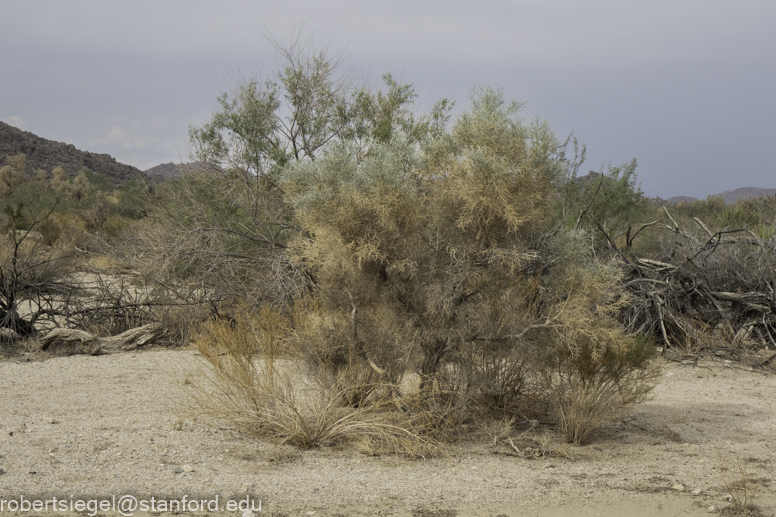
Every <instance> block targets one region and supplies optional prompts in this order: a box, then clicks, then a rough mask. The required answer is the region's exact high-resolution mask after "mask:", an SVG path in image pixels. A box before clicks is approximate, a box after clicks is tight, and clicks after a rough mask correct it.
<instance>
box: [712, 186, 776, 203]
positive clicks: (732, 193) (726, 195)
mask: <svg viewBox="0 0 776 517" xmlns="http://www.w3.org/2000/svg"><path fill="white" fill-rule="evenodd" d="M774 194H776V188H756V187H742V188H737V189H735V190H726V191H725V192H721V193H719V194H717V195H718V196H720V197H721V198H722V199H723V200H724V201H725V203H726V204H732V203H735V202H736V201H738V200H739V199H744V198H748V197H766V196H772V195H774Z"/></svg>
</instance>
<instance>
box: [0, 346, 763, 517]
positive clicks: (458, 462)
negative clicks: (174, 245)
mask: <svg viewBox="0 0 776 517" xmlns="http://www.w3.org/2000/svg"><path fill="white" fill-rule="evenodd" d="M198 360H199V359H198V357H196V355H195V354H194V353H193V352H191V351H166V350H163V351H151V352H144V353H135V354H120V355H111V356H101V357H89V356H73V357H61V358H54V359H50V360H47V361H43V362H28V363H16V362H0V455H2V458H0V468H2V469H3V470H4V471H5V474H3V475H0V503H2V499H6V500H7V499H12V498H13V499H18V498H19V497H20V496H22V495H23V496H24V497H25V498H26V499H35V498H41V499H42V498H50V497H52V496H56V497H58V498H69V497H71V496H72V497H74V498H77V497H79V496H80V497H86V498H108V499H110V498H111V496H114V495H115V496H121V495H123V494H133V495H135V496H138V497H139V498H150V497H152V496H153V497H155V498H157V499H158V498H170V497H175V498H181V497H182V496H183V495H186V496H188V497H189V498H191V497H203V498H212V497H213V496H215V495H216V494H218V495H219V497H220V500H221V502H222V503H223V502H224V501H225V500H226V499H228V498H229V497H235V498H239V499H244V498H245V496H246V493H247V494H250V496H251V497H253V498H255V499H256V500H259V499H260V500H261V502H262V513H261V514H262V515H273V514H274V515H284V514H285V515H302V516H309V515H315V516H326V515H347V516H350V515H386V516H387V515H391V516H405V515H407V516H418V517H420V516H423V517H452V516H497V515H507V516H510V517H515V516H521V515H539V516H550V515H558V516H565V515H568V516H572V515H573V516H582V517H584V516H594V515H602V516H615V515H617V516H619V515H710V514H711V513H710V512H709V510H708V507H710V506H712V505H713V506H715V507H716V508H717V509H719V508H723V507H725V506H727V504H728V503H727V502H726V501H725V500H724V496H725V495H726V493H727V489H726V487H725V483H726V482H732V481H735V480H736V479H737V469H736V462H737V461H739V462H741V464H742V465H743V466H744V467H745V469H746V473H747V476H748V478H749V479H750V480H752V481H753V483H756V485H757V486H758V487H759V495H758V499H757V501H758V503H759V505H760V506H761V507H762V508H763V509H764V510H765V511H766V513H767V514H770V513H772V512H773V511H774V509H776V496H774V489H773V485H772V483H773V481H774V460H776V450H775V449H776V437H775V436H774V433H775V432H776V376H774V375H772V374H762V373H757V372H752V371H746V370H744V369H740V368H738V366H737V365H735V363H728V364H727V365H726V364H725V363H722V362H710V361H702V362H701V363H700V366H698V367H696V366H693V365H692V364H689V365H681V364H677V363H666V364H665V366H664V370H663V373H662V377H661V380H660V383H659V384H658V386H657V387H656V388H655V390H654V392H653V395H652V399H651V400H650V401H648V402H646V403H644V404H642V405H641V406H639V407H638V408H636V410H635V411H633V412H632V413H631V414H630V415H627V416H625V417H623V422H624V423H623V422H621V423H613V424H609V425H606V426H604V427H603V428H601V429H600V430H598V431H596V432H594V433H593V435H592V436H591V438H590V440H589V442H588V443H587V444H585V445H583V446H579V447H574V446H569V448H568V451H569V452H570V453H571V455H572V456H573V457H574V460H573V461H571V460H568V459H563V458H558V457H549V458H546V459H533V460H527V459H523V458H517V457H510V456H499V455H496V454H493V452H494V450H495V449H491V448H490V447H489V444H479V445H477V444H469V445H462V446H460V447H456V448H455V449H453V450H452V451H451V453H450V456H449V457H444V458H437V459H430V460H408V459H403V458H398V457H378V458H373V457H367V456H364V455H361V454H359V453H358V452H356V451H353V450H349V449H345V450H336V449H317V450H312V451H298V450H296V449H293V448H290V447H275V446H272V445H270V444H267V443H261V442H258V441H256V440H254V439H252V438H250V437H246V436H240V435H239V434H237V433H236V432H235V431H234V430H232V429H228V428H225V425H224V424H223V423H221V424H219V423H216V422H212V421H209V420H206V419H201V418H200V419H195V420H193V419H190V418H183V419H181V417H180V411H179V410H178V408H179V405H178V404H179V401H180V398H181V395H182V391H181V388H180V386H181V384H182V382H183V379H184V378H185V377H186V376H187V375H191V373H190V372H191V364H192V362H193V361H198ZM599 449H600V450H599ZM498 450H501V451H506V449H504V448H499V449H498ZM184 465H189V466H191V467H192V468H193V471H192V472H185V473H175V472H174V469H175V468H176V467H183V466H184ZM33 472H34V473H33ZM679 484H681V485H683V486H684V490H677V489H674V488H673V487H674V486H676V485H679ZM693 492H696V493H693ZM310 512H315V513H314V514H312V513H310ZM87 513H88V512H87ZM99 513H100V514H101V515H112V514H113V512H111V511H101V512H99ZM64 514H68V515H69V513H67V512H65V513H64ZM83 514H85V513H83ZM83 514H82V515H83ZM136 514H139V513H136ZM165 514H166V513H165ZM231 514H237V515H240V514H241V512H239V511H237V512H231ZM2 515H54V514H53V513H51V512H27V513H23V512H8V511H7V508H6V512H4V513H3V512H0V516H2ZM56 515H63V514H62V513H57V514H56Z"/></svg>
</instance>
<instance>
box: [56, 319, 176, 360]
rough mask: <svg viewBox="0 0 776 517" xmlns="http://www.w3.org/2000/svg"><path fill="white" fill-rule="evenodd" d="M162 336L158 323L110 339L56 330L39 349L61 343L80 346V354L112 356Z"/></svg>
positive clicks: (130, 330) (139, 346)
mask: <svg viewBox="0 0 776 517" xmlns="http://www.w3.org/2000/svg"><path fill="white" fill-rule="evenodd" d="M164 334H165V330H164V328H163V327H162V326H161V325H160V324H158V323H149V324H148V325H143V326H142V327H136V328H133V329H129V330H127V331H126V332H122V333H121V334H118V335H116V336H111V337H99V336H95V335H94V334H90V333H89V332H86V331H83V330H77V329H67V328H57V329H54V330H52V331H51V332H49V333H48V334H46V336H44V337H43V339H42V340H41V343H42V347H41V349H42V350H48V349H49V348H50V347H51V345H52V344H54V343H56V342H62V343H69V344H71V345H74V346H80V347H81V348H82V353H86V354H90V355H101V354H112V353H116V352H126V351H128V350H136V349H138V348H141V347H144V346H147V345H151V344H154V343H155V342H157V341H158V340H159V339H160V338H161V337H162V336H164Z"/></svg>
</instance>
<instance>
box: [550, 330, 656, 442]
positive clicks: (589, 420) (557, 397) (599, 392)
mask: <svg viewBox="0 0 776 517" xmlns="http://www.w3.org/2000/svg"><path fill="white" fill-rule="evenodd" d="M654 355H655V345H654V343H653V342H652V341H651V340H649V339H647V338H639V339H636V338H630V339H626V340H625V343H622V344H618V346H616V347H614V346H609V347H606V348H605V349H603V350H596V347H593V346H585V347H581V348H580V350H578V351H577V352H576V354H574V353H572V352H571V351H570V350H568V349H567V348H561V350H558V351H557V354H555V355H554V357H553V358H552V359H551V360H550V361H548V363H549V364H548V366H549V368H548V369H546V370H544V375H545V381H546V383H547V389H548V391H549V398H550V401H551V403H552V405H553V406H554V408H555V412H556V418H557V421H558V425H559V427H560V429H561V430H562V431H563V433H564V434H565V436H566V439H567V440H568V441H569V442H573V443H580V442H582V441H584V440H585V438H586V437H587V436H588V435H589V434H590V432H591V431H593V430H594V429H595V428H596V427H598V426H599V425H600V424H602V423H603V422H607V421H610V420H612V419H614V418H616V417H617V416H619V415H620V414H621V413H622V412H623V411H624V410H626V409H628V408H629V407H632V406H633V405H635V404H637V403H639V402H641V401H643V400H644V398H645V397H646V396H647V394H648V393H649V391H650V390H651V386H652V383H653V382H654V381H655V377H656V374H657V370H656V368H655V367H654V366H651V359H652V358H653V357H654Z"/></svg>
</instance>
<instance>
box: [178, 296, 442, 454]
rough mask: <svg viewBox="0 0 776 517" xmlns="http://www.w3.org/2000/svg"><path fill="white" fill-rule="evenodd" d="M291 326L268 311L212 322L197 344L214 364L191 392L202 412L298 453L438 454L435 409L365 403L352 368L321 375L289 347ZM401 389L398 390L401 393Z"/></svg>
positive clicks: (408, 404)
mask: <svg viewBox="0 0 776 517" xmlns="http://www.w3.org/2000/svg"><path fill="white" fill-rule="evenodd" d="M288 324H289V321H288V319H286V318H285V317H283V316H282V315H280V314H279V313H278V312H277V311H274V310H271V309H268V308H264V309H262V310H261V311H260V313H259V314H256V315H248V314H246V313H244V312H243V313H241V314H238V315H237V316H236V317H235V318H234V320H233V321H227V322H224V321H213V322H211V323H210V324H208V325H207V326H206V328H205V329H204V330H203V331H202V332H201V333H200V334H199V335H198V336H197V337H196V338H195V339H194V341H193V344H194V346H195V348H196V349H197V350H198V351H199V352H200V353H201V354H202V356H203V358H204V359H205V360H206V361H207V362H208V363H209V366H210V368H206V369H205V371H204V372H203V374H204V375H202V376H201V377H200V378H202V379H206V380H207V382H206V383H204V384H203V383H194V384H192V385H191V386H190V388H191V393H192V395H193V396H194V397H195V400H196V402H197V404H198V406H199V408H200V409H201V410H204V411H205V412H206V413H208V414H210V415H212V416H217V417H222V418H226V419H229V420H230V421H232V422H234V423H235V424H237V425H238V426H239V427H240V428H241V429H243V430H245V431H247V432H249V433H251V434H254V435H256V436H258V437H261V438H265V439H270V440H273V441H276V442H277V443H279V444H290V445H294V446H297V447H300V448H305V449H307V448H312V447H318V446H333V445H341V444H345V443H352V444H354V445H355V446H357V447H358V448H359V449H360V450H362V451H364V452H366V453H369V454H383V453H385V452H391V453H402V454H407V455H409V456H414V457H428V456H431V455H435V454H437V453H439V452H440V451H441V442H440V440H439V437H440V432H439V429H440V428H441V426H440V425H439V422H438V418H436V419H435V418H434V416H433V415H434V414H436V413H439V411H438V410H437V409H436V408H434V407H433V406H430V405H426V407H424V405H423V403H422V401H420V400H417V401H411V400H405V401H403V402H402V404H401V405H398V404H396V403H395V402H393V401H392V400H391V399H390V397H382V398H379V397H374V398H371V399H370V400H369V401H366V400H365V399H362V400H361V402H362V403H360V404H352V403H349V402H352V401H353V393H354V392H359V393H372V392H375V390H376V387H375V386H373V385H364V386H360V385H357V384H353V382H352V381H353V380H354V379H356V378H357V377H358V376H357V375H355V374H353V372H352V371H350V369H348V368H339V369H338V370H337V371H336V373H335V374H331V371H332V369H330V370H329V372H327V373H326V372H324V373H323V374H322V373H321V372H322V371H321V370H317V371H316V370H315V369H313V368H310V365H309V364H305V362H304V361H302V360H301V357H300V354H299V353H298V352H297V351H295V350H294V349H293V348H291V347H290V346H289V340H288V338H287V336H288V334H287V330H288ZM397 389H398V388H397Z"/></svg>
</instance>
